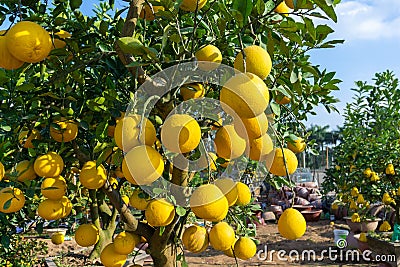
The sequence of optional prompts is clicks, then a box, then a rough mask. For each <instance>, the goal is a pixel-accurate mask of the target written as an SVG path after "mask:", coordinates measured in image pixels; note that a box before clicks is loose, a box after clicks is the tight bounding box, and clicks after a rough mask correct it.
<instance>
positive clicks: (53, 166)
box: [33, 152, 64, 177]
mask: <svg viewBox="0 0 400 267" xmlns="http://www.w3.org/2000/svg"><path fill="white" fill-rule="evenodd" d="M33 168H34V169H35V172H36V174H37V175H39V176H42V177H56V176H59V175H60V174H61V172H62V171H63V169H64V161H63V159H62V157H61V156H60V155H58V154H57V153H56V152H48V153H47V154H44V155H42V156H39V157H37V158H36V160H35V163H34V164H33Z"/></svg>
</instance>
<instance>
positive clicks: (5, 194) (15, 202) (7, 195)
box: [0, 187, 25, 213]
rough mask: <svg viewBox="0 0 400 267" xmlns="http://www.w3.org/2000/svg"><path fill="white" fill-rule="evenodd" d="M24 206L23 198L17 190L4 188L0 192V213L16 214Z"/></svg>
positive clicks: (21, 193) (22, 194)
mask: <svg viewBox="0 0 400 267" xmlns="http://www.w3.org/2000/svg"><path fill="white" fill-rule="evenodd" d="M24 205H25V196H24V193H23V192H22V191H21V190H20V189H19V188H15V187H14V188H12V187H5V188H3V189H1V190H0V212H3V213H12V212H17V211H19V210H20V209H22V208H23V206H24Z"/></svg>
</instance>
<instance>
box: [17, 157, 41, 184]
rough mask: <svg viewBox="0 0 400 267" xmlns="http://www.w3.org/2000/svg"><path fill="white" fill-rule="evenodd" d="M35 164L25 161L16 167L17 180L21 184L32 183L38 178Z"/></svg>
mask: <svg viewBox="0 0 400 267" xmlns="http://www.w3.org/2000/svg"><path fill="white" fill-rule="evenodd" d="M33 165H34V164H33V163H32V162H30V161H29V160H23V161H20V162H18V163H17V165H15V168H14V171H15V172H17V179H18V181H20V182H24V181H31V180H34V179H35V178H36V172H35V169H34V167H33Z"/></svg>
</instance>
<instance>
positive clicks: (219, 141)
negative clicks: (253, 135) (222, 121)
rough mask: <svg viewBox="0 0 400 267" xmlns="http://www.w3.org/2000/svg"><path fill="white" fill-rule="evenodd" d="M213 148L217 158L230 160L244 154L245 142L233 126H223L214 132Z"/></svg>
mask: <svg viewBox="0 0 400 267" xmlns="http://www.w3.org/2000/svg"><path fill="white" fill-rule="evenodd" d="M214 146H215V151H216V152H217V155H218V156H219V157H221V158H224V159H230V160H231V159H236V158H238V157H240V156H241V155H242V154H243V153H244V152H245V150H246V141H245V140H244V139H243V138H241V137H240V136H239V135H238V134H237V132H236V131H235V127H234V126H233V125H225V126H223V127H221V128H219V129H218V131H217V132H216V134H215V138H214Z"/></svg>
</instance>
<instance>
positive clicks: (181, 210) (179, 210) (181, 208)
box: [176, 206, 186, 217]
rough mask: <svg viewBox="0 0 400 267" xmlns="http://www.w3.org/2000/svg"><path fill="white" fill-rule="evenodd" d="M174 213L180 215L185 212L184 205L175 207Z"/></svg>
mask: <svg viewBox="0 0 400 267" xmlns="http://www.w3.org/2000/svg"><path fill="white" fill-rule="evenodd" d="M176 214H178V215H179V216H181V217H182V216H184V215H185V214H186V209H185V208H184V207H181V206H178V207H176Z"/></svg>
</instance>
